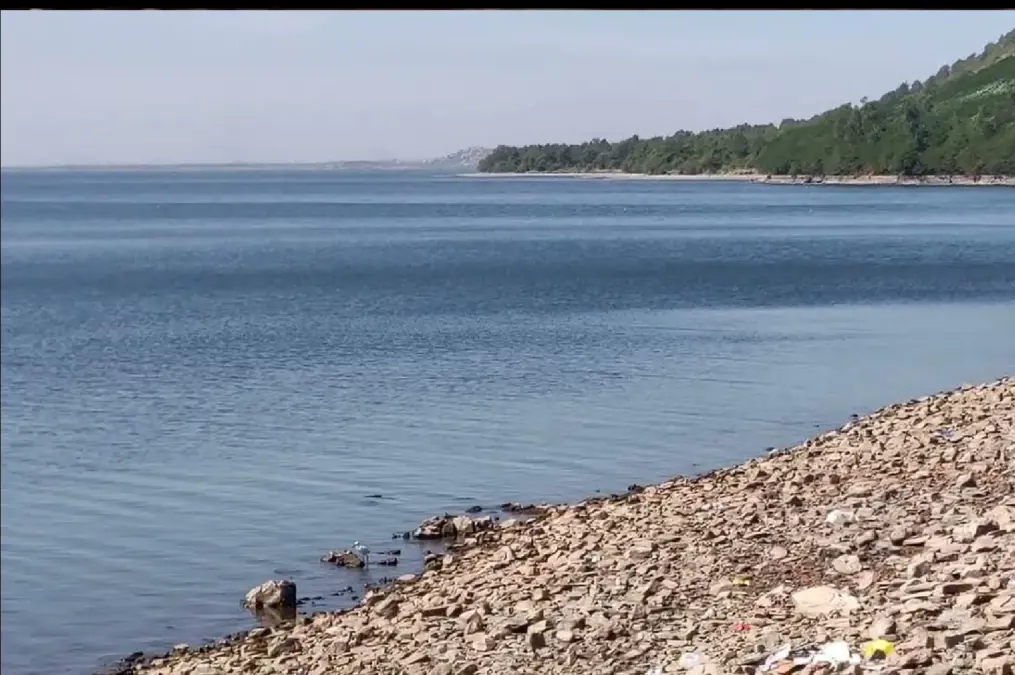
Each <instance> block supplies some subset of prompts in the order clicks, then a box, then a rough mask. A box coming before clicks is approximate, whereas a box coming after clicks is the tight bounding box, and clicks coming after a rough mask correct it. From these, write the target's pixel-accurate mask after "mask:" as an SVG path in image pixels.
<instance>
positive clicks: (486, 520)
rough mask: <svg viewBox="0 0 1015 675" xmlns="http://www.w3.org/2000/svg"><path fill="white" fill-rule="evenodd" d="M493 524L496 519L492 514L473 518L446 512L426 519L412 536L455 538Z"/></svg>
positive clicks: (419, 537) (421, 537)
mask: <svg viewBox="0 0 1015 675" xmlns="http://www.w3.org/2000/svg"><path fill="white" fill-rule="evenodd" d="M493 526H494V519H493V518H492V517H490V516H486V517H483V518H471V517H469V516H452V515H450V514H447V513H445V514H444V515H443V516H434V517H433V518H427V519H426V520H424V521H423V522H422V523H420V524H419V527H417V528H416V529H415V530H413V532H412V536H413V537H415V538H416V539H454V538H455V537H464V536H466V535H469V534H474V533H476V532H482V531H484V530H489V529H491V528H493Z"/></svg>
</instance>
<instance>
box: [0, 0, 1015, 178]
mask: <svg viewBox="0 0 1015 675" xmlns="http://www.w3.org/2000/svg"><path fill="white" fill-rule="evenodd" d="M1012 27H1015V11H1013V10H999V11H964V12H963V11H947V12H946V11H662V12H649V11H630V12H616V11H493V10H488V11H401V12H396V11H345V12H343V11H326V12H321V11H174V12H159V11H146V12H141V11H119V12H110V11H87V12H85V11H82V12H71V11H4V12H3V13H2V21H0V79H2V84H0V86H2V101H0V138H2V144H0V145H2V147H0V165H2V166H3V167H4V168H18V167H26V168H27V167H39V168H41V167H53V166H67V165H90V166H115V165H134V166H145V165H149V166H157V165H180V164H193V165H200V164H307V163H321V162H348V161H382V160H392V159H401V160H406V161H417V160H422V159H430V158H436V157H441V156H444V155H447V154H450V153H453V152H456V151H458V150H461V149H464V148H468V147H474V146H479V147H494V146H496V145H499V144H511V145H520V144H527V143H549V142H570V143H574V142H582V141H586V140H590V139H592V138H595V137H599V138H608V139H611V140H618V139H621V138H627V137H630V136H631V135H633V134H638V135H640V136H643V137H651V136H658V135H669V134H672V133H674V132H675V131H677V130H679V129H687V130H690V131H700V130H703V129H709V128H717V127H728V126H734V125H737V124H741V123H751V124H757V123H768V122H779V121H781V120H782V119H785V118H788V117H793V118H806V117H810V116H812V115H814V114H817V113H820V112H823V111H824V110H827V109H829V108H832V107H835V106H838V105H841V104H843V103H846V102H850V103H857V102H859V101H860V99H861V98H863V97H870V98H876V97H878V96H880V95H881V94H883V93H885V92H886V91H889V90H892V89H894V88H896V87H897V86H898V85H899V84H900V83H902V82H903V81H907V82H912V81H913V80H916V79H920V80H923V79H925V78H927V77H929V76H930V75H933V74H934V73H935V72H936V71H937V70H938V68H940V67H941V66H942V65H944V64H951V63H952V62H954V61H956V60H958V59H960V58H964V57H966V56H968V55H969V54H971V53H974V52H979V51H980V50H981V49H982V48H983V46H984V45H985V44H987V43H988V42H992V41H995V40H997V38H998V37H999V36H1000V35H1002V34H1003V33H1005V32H1006V31H1008V30H1011V28H1012Z"/></svg>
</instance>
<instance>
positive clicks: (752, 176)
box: [459, 171, 1015, 187]
mask: <svg viewBox="0 0 1015 675" xmlns="http://www.w3.org/2000/svg"><path fill="white" fill-rule="evenodd" d="M459 175H461V176H463V177H471V178H539V177H546V178H588V179H600V180H610V179H614V180H662V181H742V182H747V183H761V184H764V185H857V186H864V185H866V186H877V185H884V186H890V185H895V186H907V187H909V186H912V187H916V186H924V187H948V186H952V187H1015V176H963V175H954V176H894V175H856V176H809V175H798V176H782V175H775V174H769V175H766V174H760V173H755V172H753V171H738V172H728V173H706V174H672V173H667V174H646V173H624V172H621V171H586V172H559V171H554V172H542V173H541V172H527V173H466V174H459Z"/></svg>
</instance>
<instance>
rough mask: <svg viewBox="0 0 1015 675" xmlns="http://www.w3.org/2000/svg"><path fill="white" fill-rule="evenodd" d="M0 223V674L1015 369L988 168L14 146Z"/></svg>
mask: <svg viewBox="0 0 1015 675" xmlns="http://www.w3.org/2000/svg"><path fill="white" fill-rule="evenodd" d="M2 215H3V227H2V262H3V267H2V292H3V297H2V328H3V330H2V337H3V341H2V350H3V351H2V360H0V363H2V441H3V452H2V516H3V518H2V564H3V570H2V585H3V589H2V604H3V607H2V610H3V622H2V639H0V645H2V670H3V672H4V673H5V675H27V674H29V673H33V674H34V673H39V674H43V673H44V674H47V675H63V674H76V673H87V672H90V671H92V670H94V669H96V668H98V667H100V666H102V665H104V664H106V663H108V662H110V661H111V660H115V659H116V658H118V657H120V656H122V655H124V654H125V653H128V652H130V651H133V650H136V649H143V650H149V649H164V648H166V647H168V646H170V645H172V644H174V643H178V642H200V641H202V640H205V639H209V638H214V637H217V636H221V635H223V634H225V633H227V632H230V631H233V630H239V629H242V628H244V627H247V626H249V625H250V622H251V621H252V619H251V618H250V617H249V616H247V615H245V614H244V612H243V611H242V610H241V609H240V607H239V600H240V598H241V597H242V595H243V593H244V592H245V591H246V590H247V588H249V587H250V586H252V585H254V584H256V583H259V582H261V581H263V580H264V579H267V578H271V577H279V576H286V577H291V578H293V579H294V580H295V581H296V583H297V586H298V588H299V594H300V595H301V596H323V600H321V601H319V602H318V603H317V607H335V606H340V605H341V603H343V602H348V599H347V598H339V597H334V596H332V595H331V594H332V593H333V592H334V591H336V590H337V589H339V588H342V587H345V586H349V585H352V586H354V587H355V588H356V589H361V588H362V585H363V583H364V582H366V581H369V580H370V579H371V578H376V577H380V576H382V575H383V572H367V573H353V572H348V571H344V570H336V569H332V568H329V567H327V566H325V565H322V564H321V563H319V562H318V558H319V556H320V555H321V553H323V552H324V551H325V550H327V549H329V548H336V547H340V546H347V545H348V544H349V543H350V542H351V541H352V540H354V539H359V540H361V541H364V542H366V543H368V544H369V545H371V546H373V547H374V548H375V549H376V548H383V547H385V546H387V545H390V544H391V543H392V542H391V541H390V539H389V536H390V533H391V532H392V531H395V530H404V529H407V528H409V527H411V526H413V525H414V524H415V523H416V522H418V521H419V520H420V519H421V518H423V517H425V516H427V515H431V514H434V513H438V512H443V511H445V510H461V509H463V508H465V507H466V506H469V505H472V504H483V505H491V504H498V503H500V502H503V501H508V500H518V501H536V500H567V499H576V498H580V497H583V496H585V495H587V494H589V493H591V492H593V491H594V490H597V489H602V490H603V491H617V490H622V489H623V488H624V487H626V486H627V485H628V484H630V483H632V482H648V481H654V480H660V479H663V478H665V477H667V476H671V475H674V474H677V473H687V472H693V471H697V470H700V469H705V468H710V467H715V466H717V465H723V464H729V463H733V462H736V461H738V460H742V459H744V458H746V457H748V456H750V455H753V454H756V453H758V452H759V451H761V450H762V449H763V448H765V447H766V446H772V445H783V444H789V443H792V442H795V441H799V440H802V439H804V438H806V437H808V436H810V435H812V434H813V433H815V431H816V430H817V428H819V427H829V426H834V425H838V424H840V423H842V422H843V421H844V420H845V419H846V418H847V417H848V415H849V414H850V413H853V412H862V411H865V410H869V409H872V408H875V407H878V406H880V405H882V404H885V403H889V402H891V401H893V400H896V399H900V398H908V397H911V396H915V395H921V394H924V393H928V392H931V391H935V390H939V389H942V388H946V387H951V386H954V385H956V384H959V383H961V382H964V381H980V380H986V379H992V378H994V377H997V376H999V375H1001V374H1004V373H1011V372H1013V371H1015V340H1013V339H1012V336H1013V335H1015V191H1013V190H1007V189H1000V188H999V189H975V188H974V189H955V188H940V189H935V188H917V189H905V188H873V189H872V188H833V187H804V186H802V187H770V186H755V185H742V184H707V183H706V184H690V183H665V182H659V183H655V182H643V181H612V182H604V181H589V180H574V179H509V180H484V179H475V178H473V179H468V178H456V177H450V176H432V175H421V174H401V173H397V174H396V173H387V174H384V173H382V174H347V173H315V172H306V171H292V172H268V171H261V172H151V173H144V172H129V173H128V172H122V173H117V172H102V173H73V172H50V173H17V172H4V174H3V213H2ZM372 494H380V495H383V496H384V497H383V498H382V499H377V498H369V497H367V495H372ZM395 543H396V544H398V545H400V546H401V547H402V548H403V549H404V550H403V554H404V558H403V564H402V565H401V566H400V567H399V568H398V570H397V571H398V573H404V572H405V571H409V570H410V569H412V567H413V565H415V564H416V562H417V561H418V555H419V550H418V549H417V548H415V547H413V546H409V547H406V546H405V545H403V544H402V542H395ZM385 571H388V572H390V570H385Z"/></svg>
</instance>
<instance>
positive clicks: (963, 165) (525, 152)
mask: <svg viewBox="0 0 1015 675" xmlns="http://www.w3.org/2000/svg"><path fill="white" fill-rule="evenodd" d="M479 170H480V171H483V172H493V173H518V172H530V171H536V172H553V171H574V172H592V171H623V172H626V173H646V174H664V173H679V174H701V173H720V172H730V171H755V172H759V173H765V174H779V175H856V174H899V175H907V176H920V175H931V174H966V175H984V174H1006V175H1015V31H1012V32H1010V33H1008V34H1006V35H1005V36H1003V37H1002V38H1001V39H1000V40H999V41H998V42H997V43H992V44H990V45H988V46H987V47H986V48H985V49H984V51H983V52H982V53H980V54H974V55H972V56H970V57H969V58H967V59H963V60H961V61H957V62H956V63H955V64H953V65H952V66H944V67H943V68H941V69H940V70H939V71H938V73H937V74H935V75H934V76H933V77H931V78H928V79H927V80H926V81H924V82H919V81H916V82H913V83H912V84H909V83H907V84H903V85H901V86H900V87H899V88H897V89H896V90H895V91H892V92H889V93H887V94H885V95H884V96H882V97H881V98H880V99H879V100H877V101H866V100H865V101H862V102H861V105H858V106H854V105H849V104H847V105H843V106H841V107H839V108H836V109H834V110H830V111H828V112H826V113H824V114H821V115H818V116H815V117H813V118H811V119H809V120H802V121H798V120H784V121H783V122H782V123H781V124H779V125H774V124H770V125H756V126H750V125H742V126H739V127H735V128H732V129H716V130H712V131H706V132H701V133H691V132H686V131H680V132H677V133H676V134H673V135H672V136H668V137H656V138H647V139H643V138H639V137H638V136H632V137H631V138H628V139H626V140H623V141H619V142H614V143H611V142H609V141H605V140H602V139H595V140H592V141H590V142H587V143H582V144H579V145H567V144H549V145H530V146H524V147H510V146H500V147H498V148H496V149H495V150H494V151H493V152H492V153H491V154H490V155H488V156H487V157H486V158H485V159H483V161H482V162H480V164H479Z"/></svg>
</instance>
